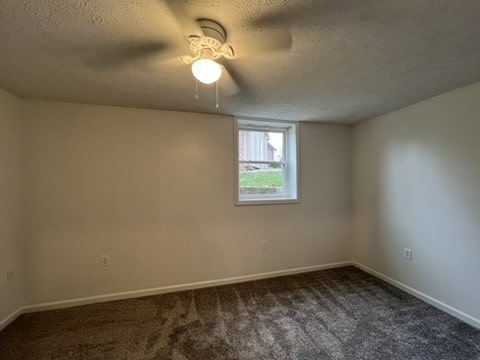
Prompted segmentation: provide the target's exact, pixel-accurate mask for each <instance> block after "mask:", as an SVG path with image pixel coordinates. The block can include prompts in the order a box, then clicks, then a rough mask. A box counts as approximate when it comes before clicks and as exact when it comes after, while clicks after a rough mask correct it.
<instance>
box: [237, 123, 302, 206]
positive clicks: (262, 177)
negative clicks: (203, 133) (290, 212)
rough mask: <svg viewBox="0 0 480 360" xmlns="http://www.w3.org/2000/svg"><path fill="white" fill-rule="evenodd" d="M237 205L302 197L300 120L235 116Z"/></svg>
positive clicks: (297, 199) (292, 200)
mask: <svg viewBox="0 0 480 360" xmlns="http://www.w3.org/2000/svg"><path fill="white" fill-rule="evenodd" d="M235 143H236V169H235V170H236V191H235V192H236V194H235V203H236V204H237V205H249V204H268V203H289V202H298V201H299V192H298V167H299V164H298V123H297V122H287V121H269V120H250V119H244V118H237V119H235Z"/></svg>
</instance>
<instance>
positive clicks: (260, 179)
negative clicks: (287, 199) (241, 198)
mask: <svg viewBox="0 0 480 360" xmlns="http://www.w3.org/2000/svg"><path fill="white" fill-rule="evenodd" d="M284 171H285V169H284V166H283V165H280V164H258V163H254V162H248V163H241V164H239V185H240V187H239V193H240V195H249V194H257V195H258V194H283V193H284V191H285V190H284V187H285V184H284V178H285V175H284Z"/></svg>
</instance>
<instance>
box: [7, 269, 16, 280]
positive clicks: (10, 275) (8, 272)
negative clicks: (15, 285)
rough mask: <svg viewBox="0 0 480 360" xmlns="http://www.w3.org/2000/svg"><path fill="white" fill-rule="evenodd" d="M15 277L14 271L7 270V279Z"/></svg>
mask: <svg viewBox="0 0 480 360" xmlns="http://www.w3.org/2000/svg"><path fill="white" fill-rule="evenodd" d="M13 279H15V273H14V272H13V271H7V281H13Z"/></svg>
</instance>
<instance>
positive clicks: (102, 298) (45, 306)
mask: <svg viewBox="0 0 480 360" xmlns="http://www.w3.org/2000/svg"><path fill="white" fill-rule="evenodd" d="M349 265H353V266H355V267H357V268H359V269H360V270H363V271H365V272H367V273H369V274H371V275H373V276H375V277H377V278H379V279H382V280H384V281H386V282H387V283H389V284H391V285H393V286H395V287H397V288H399V289H401V290H403V291H405V292H407V293H409V294H411V295H413V296H415V297H416V298H418V299H420V300H423V301H425V302H426V303H428V304H430V305H433V306H435V307H436V308H438V309H440V310H442V311H445V312H446V313H448V314H450V315H453V316H455V317H456V318H458V319H460V320H462V321H465V322H466V323H468V324H470V325H472V326H474V327H476V328H479V329H480V320H478V319H476V318H474V317H473V316H470V315H468V314H466V313H464V312H462V311H460V310H458V309H455V308H454V307H452V306H449V305H447V304H444V303H442V302H441V301H438V300H436V299H434V298H432V297H431V296H428V295H426V294H424V293H422V292H420V291H418V290H415V289H413V288H411V287H409V286H407V285H405V284H403V283H401V282H399V281H397V280H394V279H392V278H390V277H388V276H386V275H384V274H382V273H380V272H378V271H375V270H373V269H370V268H369V267H367V266H365V265H362V264H359V263H357V262H355V261H343V262H337V263H331V264H324V265H314V266H306V267H300V268H293V269H286V270H278V271H271V272H265V273H258V274H251V275H244V276H235V277H230V278H224V279H217V280H209V281H201V282H195V283H188V284H180V285H172V286H163V287H158V288H151V289H143V290H134V291H126V292H120V293H114V294H104V295H98V296H90V297H84V298H78V299H69V300H62V301H53V302H47V303H40V304H34V305H27V306H23V307H20V308H18V309H17V310H15V311H14V312H13V313H12V314H10V315H9V316H7V317H6V318H4V319H3V320H0V330H2V329H3V328H5V327H6V326H7V325H8V324H10V323H11V322H13V321H14V320H15V319H16V318H17V317H18V316H20V315H21V314H24V313H30V312H36V311H45V310H54V309H63V308H68V307H73V306H80V305H87V304H93V303H100V302H107V301H114V300H124V299H131V298H136V297H143V296H150V295H158V294H164V293H169V292H174V291H183V290H192V289H200V288H205V287H211V286H219V285H226V284H234V283H241V282H247V281H253V280H261V279H268V278H273V277H279V276H285V275H293V274H300V273H306V272H311V271H318V270H326V269H333V268H338V267H343V266H349Z"/></svg>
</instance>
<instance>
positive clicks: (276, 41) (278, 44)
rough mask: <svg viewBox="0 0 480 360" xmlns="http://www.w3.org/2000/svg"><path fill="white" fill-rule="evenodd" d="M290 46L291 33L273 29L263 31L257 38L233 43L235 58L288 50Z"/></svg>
mask: <svg viewBox="0 0 480 360" xmlns="http://www.w3.org/2000/svg"><path fill="white" fill-rule="evenodd" d="M291 48H292V33H291V32H290V31H283V30H275V31H269V32H267V33H263V34H261V35H259V36H258V38H255V39H251V40H240V41H235V42H234V43H233V50H234V52H235V58H241V57H246V56H254V55H257V54H263V53H266V52H272V51H280V50H290V49H291Z"/></svg>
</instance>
